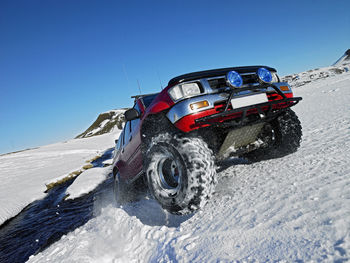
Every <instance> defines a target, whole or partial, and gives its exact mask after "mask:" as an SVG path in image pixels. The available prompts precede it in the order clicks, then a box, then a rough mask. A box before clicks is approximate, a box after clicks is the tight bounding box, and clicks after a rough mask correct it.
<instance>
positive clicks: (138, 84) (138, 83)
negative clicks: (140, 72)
mask: <svg viewBox="0 0 350 263" xmlns="http://www.w3.org/2000/svg"><path fill="white" fill-rule="evenodd" d="M137 86H138V87H139V92H140V95H141V94H142V93H141V86H140V82H139V80H137Z"/></svg>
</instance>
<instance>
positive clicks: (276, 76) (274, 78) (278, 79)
mask: <svg viewBox="0 0 350 263" xmlns="http://www.w3.org/2000/svg"><path fill="white" fill-rule="evenodd" d="M271 74H272V81H271V82H272V83H275V82H280V78H279V77H278V75H277V73H276V72H271Z"/></svg>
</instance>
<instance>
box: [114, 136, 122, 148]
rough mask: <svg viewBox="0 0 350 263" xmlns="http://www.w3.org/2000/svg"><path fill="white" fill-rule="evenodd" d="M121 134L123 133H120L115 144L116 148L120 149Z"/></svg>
mask: <svg viewBox="0 0 350 263" xmlns="http://www.w3.org/2000/svg"><path fill="white" fill-rule="evenodd" d="M122 135H123V134H120V136H119V139H118V142H117V145H116V149H117V150H119V149H120V146H121V145H122V143H121V141H122Z"/></svg>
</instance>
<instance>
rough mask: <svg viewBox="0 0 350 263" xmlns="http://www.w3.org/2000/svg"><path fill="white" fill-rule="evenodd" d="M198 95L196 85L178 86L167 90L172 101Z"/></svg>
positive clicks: (199, 90)
mask: <svg viewBox="0 0 350 263" xmlns="http://www.w3.org/2000/svg"><path fill="white" fill-rule="evenodd" d="M200 93H201V89H200V88H199V86H198V84H197V83H186V84H180V85H176V86H174V87H172V88H171V89H169V95H170V97H171V98H172V99H173V100H174V101H177V100H179V99H181V98H185V97H192V96H195V95H198V94H200Z"/></svg>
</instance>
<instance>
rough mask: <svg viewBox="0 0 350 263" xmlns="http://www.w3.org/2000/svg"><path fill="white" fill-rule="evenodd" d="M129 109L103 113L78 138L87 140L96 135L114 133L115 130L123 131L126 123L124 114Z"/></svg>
mask: <svg viewBox="0 0 350 263" xmlns="http://www.w3.org/2000/svg"><path fill="white" fill-rule="evenodd" d="M126 110H127V109H120V110H111V111H107V112H104V113H101V114H100V115H99V116H98V117H97V119H96V120H95V122H94V123H93V124H92V125H91V126H90V127H89V128H88V129H87V130H86V131H84V132H83V133H81V134H79V135H78V136H77V137H75V138H76V139H78V138H87V137H91V136H95V135H101V134H104V133H109V132H113V131H115V130H122V129H123V124H124V122H125V119H124V112H125V111H126Z"/></svg>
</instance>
